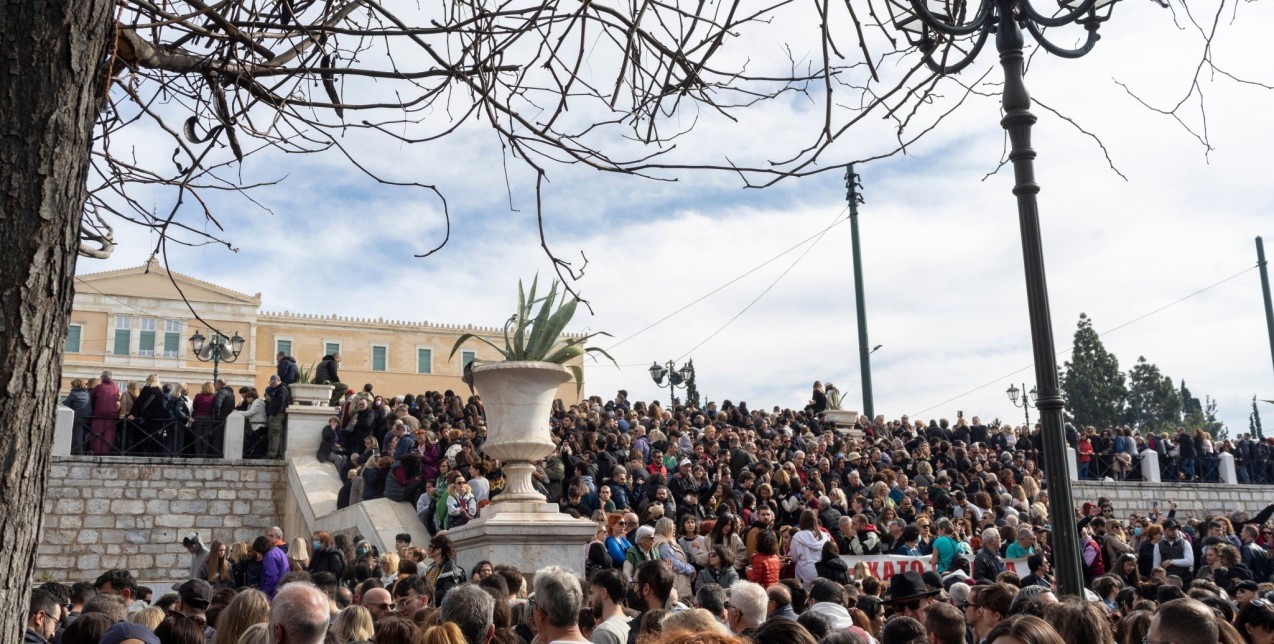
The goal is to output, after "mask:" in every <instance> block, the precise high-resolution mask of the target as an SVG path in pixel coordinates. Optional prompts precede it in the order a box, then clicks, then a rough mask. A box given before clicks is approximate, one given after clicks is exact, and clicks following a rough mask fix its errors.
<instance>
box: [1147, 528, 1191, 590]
mask: <svg viewBox="0 0 1274 644" xmlns="http://www.w3.org/2000/svg"><path fill="white" fill-rule="evenodd" d="M1179 528H1180V526H1179V525H1177V521H1176V519H1165V520H1164V522H1163V538H1162V539H1160V540H1159V543H1158V544H1156V545H1155V557H1154V565H1155V567H1156V568H1157V567H1163V569H1164V570H1166V571H1168V574H1169V575H1176V576H1178V577H1180V578H1181V582H1182V585H1183V586H1185V587H1189V585H1190V582H1191V581H1192V580H1193V579H1194V548H1192V547H1191V546H1190V542H1188V541H1186V538H1185V536H1184V535H1182V534H1181V530H1180V529H1179Z"/></svg>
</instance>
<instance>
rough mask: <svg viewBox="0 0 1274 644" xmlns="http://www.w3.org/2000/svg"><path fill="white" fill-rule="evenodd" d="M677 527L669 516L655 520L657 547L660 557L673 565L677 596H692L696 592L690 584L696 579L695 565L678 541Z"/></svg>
mask: <svg viewBox="0 0 1274 644" xmlns="http://www.w3.org/2000/svg"><path fill="white" fill-rule="evenodd" d="M675 528H676V524H675V523H674V522H673V520H672V519H670V518H668V517H664V518H662V519H660V520H658V521H656V522H655V549H656V550H658V551H659V558H660V559H662V560H664V561H666V562H668V564H669V565H670V566H671V567H672V574H673V584H672V587H673V589H675V590H676V591H677V596H678V597H690V596H691V595H692V594H694V591H693V590H692V589H691V587H690V584H691V582H692V581H693V580H694V574H695V567H694V566H692V565H690V560H689V558H688V557H687V556H686V551H685V550H683V549H682V548H681V544H680V543H678V542H677V535H676V534H675V533H674V530H675Z"/></svg>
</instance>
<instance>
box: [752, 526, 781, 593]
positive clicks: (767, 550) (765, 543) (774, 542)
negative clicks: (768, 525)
mask: <svg viewBox="0 0 1274 644" xmlns="http://www.w3.org/2000/svg"><path fill="white" fill-rule="evenodd" d="M778 553H779V540H778V537H777V536H775V534H774V531H773V530H764V531H762V532H761V534H759V535H757V538H756V554H754V555H752V565H750V566H748V567H747V574H748V581H750V582H753V583H756V584H760V585H761V587H763V588H769V587H770V586H773V585H774V584H777V583H779V576H780V572H781V571H782V569H783V560H782V559H779V554H778Z"/></svg>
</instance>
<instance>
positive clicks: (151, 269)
mask: <svg viewBox="0 0 1274 644" xmlns="http://www.w3.org/2000/svg"><path fill="white" fill-rule="evenodd" d="M75 281H76V282H77V283H78V284H83V285H85V286H88V287H89V289H91V290H94V291H99V292H105V293H110V294H113V295H130V296H134V297H161V298H177V299H180V298H181V296H182V294H184V295H185V297H186V299H188V300H191V301H198V302H220V303H227V304H245V305H252V306H254V307H259V306H261V294H260V293H257V294H255V295H248V294H246V293H240V292H239V291H235V290H232V289H228V288H226V287H224V286H219V285H217V284H213V283H211V282H206V281H204V280H201V279H199V278H196V277H191V276H189V275H184V274H182V273H177V272H170V271H169V270H168V269H166V268H164V266H163V265H162V264H160V262H159V260H158V259H156V258H155V257H154V256H152V257H151V258H150V259H149V260H147V261H146V263H145V264H142V265H140V266H132V267H129V268H121V269H117V270H113V271H103V272H100V273H87V274H84V275H76V276H75ZM174 282H176V286H174V285H173V283H174ZM178 288H180V291H181V292H180V293H178Z"/></svg>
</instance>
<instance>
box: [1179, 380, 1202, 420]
mask: <svg viewBox="0 0 1274 644" xmlns="http://www.w3.org/2000/svg"><path fill="white" fill-rule="evenodd" d="M1180 396H1181V422H1182V423H1183V424H1185V426H1186V427H1190V428H1192V429H1193V428H1196V427H1199V428H1201V427H1203V425H1204V424H1205V423H1206V419H1205V418H1204V416H1203V403H1201V402H1199V399H1198V398H1195V397H1194V396H1192V395H1190V390H1189V389H1188V388H1186V381H1185V380H1182V381H1181V394H1180Z"/></svg>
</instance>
